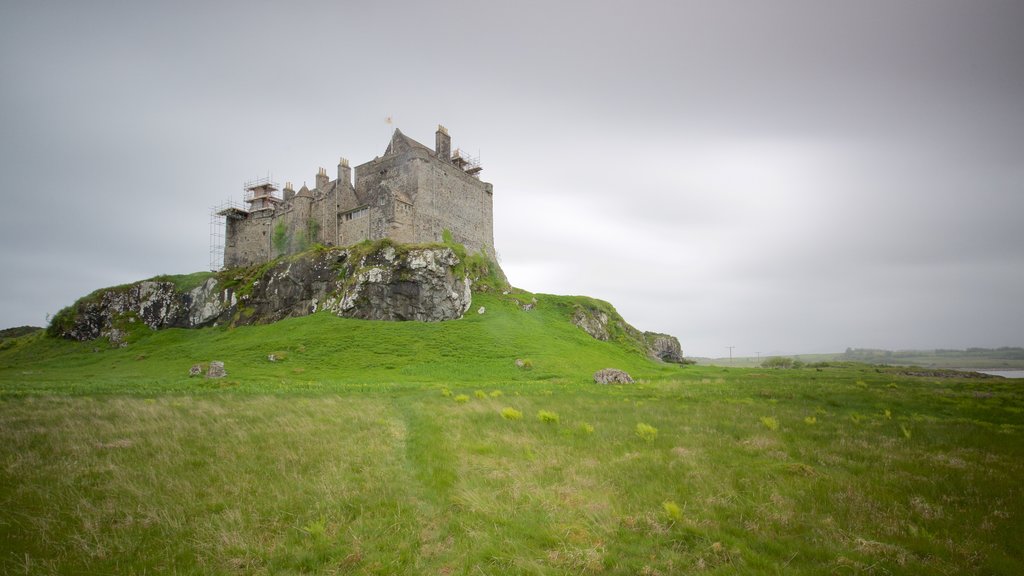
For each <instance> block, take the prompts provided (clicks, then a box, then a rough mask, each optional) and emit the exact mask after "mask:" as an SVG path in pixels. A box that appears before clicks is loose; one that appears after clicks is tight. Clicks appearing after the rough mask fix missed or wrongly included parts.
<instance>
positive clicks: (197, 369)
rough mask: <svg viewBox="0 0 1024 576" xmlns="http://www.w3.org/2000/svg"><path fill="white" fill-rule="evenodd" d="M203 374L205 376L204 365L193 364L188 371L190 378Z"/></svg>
mask: <svg viewBox="0 0 1024 576" xmlns="http://www.w3.org/2000/svg"><path fill="white" fill-rule="evenodd" d="M202 374H203V365H202V364H193V365H192V367H191V368H189V369H188V375H189V377H192V376H201V375H202Z"/></svg>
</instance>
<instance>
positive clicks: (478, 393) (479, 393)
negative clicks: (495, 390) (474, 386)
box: [473, 390, 487, 400]
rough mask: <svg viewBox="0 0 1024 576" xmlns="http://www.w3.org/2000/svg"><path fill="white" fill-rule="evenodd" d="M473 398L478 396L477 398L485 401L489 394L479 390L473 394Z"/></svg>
mask: <svg viewBox="0 0 1024 576" xmlns="http://www.w3.org/2000/svg"><path fill="white" fill-rule="evenodd" d="M473 396H476V397H477V398H480V399H481V400H483V399H485V398H487V393H486V392H484V391H483V390H477V391H476V392H473Z"/></svg>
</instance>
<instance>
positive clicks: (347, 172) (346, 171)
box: [338, 158, 352, 188]
mask: <svg viewBox="0 0 1024 576" xmlns="http://www.w3.org/2000/svg"><path fill="white" fill-rule="evenodd" d="M338 185H339V186H342V185H344V186H346V187H348V188H351V187H352V169H351V168H349V167H348V158H342V159H341V160H339V161H338Z"/></svg>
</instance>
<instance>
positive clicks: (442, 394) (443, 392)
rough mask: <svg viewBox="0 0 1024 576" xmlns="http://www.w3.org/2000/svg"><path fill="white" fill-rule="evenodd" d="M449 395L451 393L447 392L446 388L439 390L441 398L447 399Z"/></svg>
mask: <svg viewBox="0 0 1024 576" xmlns="http://www.w3.org/2000/svg"><path fill="white" fill-rule="evenodd" d="M451 395H452V391H451V390H449V389H448V388H447V387H445V388H441V396H444V397H445V398H447V397H449V396H451Z"/></svg>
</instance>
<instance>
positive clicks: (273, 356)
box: [267, 354, 277, 362]
mask: <svg viewBox="0 0 1024 576" xmlns="http://www.w3.org/2000/svg"><path fill="white" fill-rule="evenodd" d="M267 360H269V361H271V362H277V355H276V354H267Z"/></svg>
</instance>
